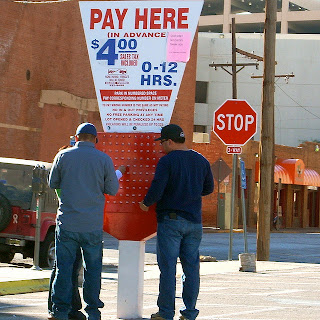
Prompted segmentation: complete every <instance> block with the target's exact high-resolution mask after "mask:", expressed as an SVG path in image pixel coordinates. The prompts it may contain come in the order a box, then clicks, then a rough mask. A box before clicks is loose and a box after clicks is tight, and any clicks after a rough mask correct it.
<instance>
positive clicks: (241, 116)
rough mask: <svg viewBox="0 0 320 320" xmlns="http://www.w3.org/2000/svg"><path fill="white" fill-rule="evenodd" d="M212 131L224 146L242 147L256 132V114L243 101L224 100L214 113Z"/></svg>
mask: <svg viewBox="0 0 320 320" xmlns="http://www.w3.org/2000/svg"><path fill="white" fill-rule="evenodd" d="M213 131H214V133H215V134H216V135H217V136H218V137H219V138H220V140H221V141H222V142H223V143H224V144H225V145H232V146H243V145H244V144H246V143H247V142H248V141H249V140H250V139H251V138H252V137H253V136H254V135H255V134H256V132H257V113H256V112H255V110H254V109H252V107H251V106H250V105H249V103H248V102H247V101H245V100H234V99H232V100H231V99H230V100H226V101H225V102H224V103H223V104H222V105H221V106H220V107H219V108H218V109H217V110H216V111H215V112H214V116H213Z"/></svg>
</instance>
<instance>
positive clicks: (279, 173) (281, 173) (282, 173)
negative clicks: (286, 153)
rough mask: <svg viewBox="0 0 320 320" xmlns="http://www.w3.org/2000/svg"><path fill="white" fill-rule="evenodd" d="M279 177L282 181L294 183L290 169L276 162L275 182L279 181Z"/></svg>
mask: <svg viewBox="0 0 320 320" xmlns="http://www.w3.org/2000/svg"><path fill="white" fill-rule="evenodd" d="M279 178H280V179H281V183H284V184H292V179H291V178H290V176H289V173H288V171H287V170H286V169H285V168H284V167H283V166H281V165H280V164H275V165H274V182H275V183H278V182H279Z"/></svg>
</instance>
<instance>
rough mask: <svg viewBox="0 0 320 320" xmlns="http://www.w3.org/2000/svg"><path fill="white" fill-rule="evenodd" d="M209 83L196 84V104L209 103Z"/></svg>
mask: <svg viewBox="0 0 320 320" xmlns="http://www.w3.org/2000/svg"><path fill="white" fill-rule="evenodd" d="M207 93H208V82H206V81H197V83H196V103H207Z"/></svg>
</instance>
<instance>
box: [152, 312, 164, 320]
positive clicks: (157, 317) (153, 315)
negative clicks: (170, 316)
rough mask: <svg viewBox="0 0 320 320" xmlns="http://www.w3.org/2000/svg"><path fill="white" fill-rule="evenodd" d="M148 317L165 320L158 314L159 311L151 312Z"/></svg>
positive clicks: (154, 319)
mask: <svg viewBox="0 0 320 320" xmlns="http://www.w3.org/2000/svg"><path fill="white" fill-rule="evenodd" d="M150 319H152V320H166V319H165V318H163V317H161V316H160V314H159V312H157V313H153V314H152V315H151V318H150Z"/></svg>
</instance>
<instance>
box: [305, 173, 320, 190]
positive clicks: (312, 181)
mask: <svg viewBox="0 0 320 320" xmlns="http://www.w3.org/2000/svg"><path fill="white" fill-rule="evenodd" d="M304 185H305V186H312V187H320V175H319V173H318V172H317V171H315V170H312V169H305V170H304Z"/></svg>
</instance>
